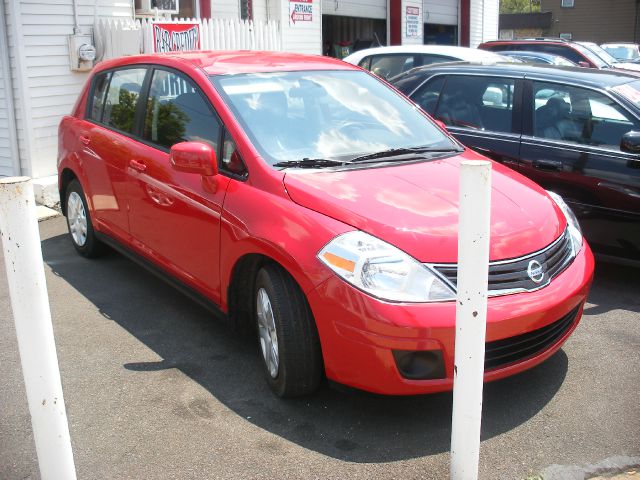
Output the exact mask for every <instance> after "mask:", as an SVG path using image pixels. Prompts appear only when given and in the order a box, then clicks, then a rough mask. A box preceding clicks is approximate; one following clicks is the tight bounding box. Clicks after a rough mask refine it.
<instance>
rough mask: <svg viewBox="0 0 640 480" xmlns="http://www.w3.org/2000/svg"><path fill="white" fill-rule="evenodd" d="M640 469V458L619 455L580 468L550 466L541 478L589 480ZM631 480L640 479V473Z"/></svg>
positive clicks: (631, 476)
mask: <svg viewBox="0 0 640 480" xmlns="http://www.w3.org/2000/svg"><path fill="white" fill-rule="evenodd" d="M639 467H640V456H634V457H629V456H624V455H617V456H615V457H610V458H607V459H605V460H602V461H601V462H598V463H596V464H594V465H587V466H584V467H580V466H578V465H550V466H549V467H547V468H545V469H544V470H543V471H542V473H541V474H540V477H541V478H542V479H543V480H587V479H590V478H593V477H596V476H600V475H604V476H607V477H609V476H611V475H615V474H617V473H625V472H627V471H630V470H636V469H638V468H639ZM628 478H629V479H640V474H639V473H637V472H636V473H634V474H632V475H629V476H628Z"/></svg>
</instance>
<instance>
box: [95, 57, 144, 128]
mask: <svg viewBox="0 0 640 480" xmlns="http://www.w3.org/2000/svg"><path fill="white" fill-rule="evenodd" d="M146 73H147V69H146V68H130V69H126V70H116V71H115V72H113V73H112V74H111V82H110V83H109V89H108V90H107V94H106V100H105V103H104V110H103V112H102V123H104V124H105V125H108V126H110V127H113V128H115V129H116V130H120V131H122V132H126V133H133V130H134V127H135V116H136V106H137V104H138V98H140V91H141V90H142V83H143V82H144V77H145V75H146Z"/></svg>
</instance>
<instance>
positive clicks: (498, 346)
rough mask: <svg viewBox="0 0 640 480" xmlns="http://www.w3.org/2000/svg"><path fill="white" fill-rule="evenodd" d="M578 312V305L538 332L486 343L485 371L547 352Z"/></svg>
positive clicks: (572, 322) (569, 325) (562, 334)
mask: <svg viewBox="0 0 640 480" xmlns="http://www.w3.org/2000/svg"><path fill="white" fill-rule="evenodd" d="M579 310H580V305H578V306H577V307H575V308H574V309H573V310H571V311H570V312H569V313H567V314H566V315H565V316H563V317H562V318H560V320H557V321H555V322H553V323H552V324H550V325H547V326H546V327H542V328H539V329H538V330H534V331H532V332H528V333H524V334H522V335H516V336H515V337H509V338H504V339H502V340H495V341H493V342H487V343H486V346H485V354H484V369H485V371H487V370H494V369H497V368H501V367H504V366H507V365H509V364H512V363H515V362H519V361H522V360H526V359H527V358H530V357H533V356H535V355H537V354H538V353H541V352H543V351H545V350H547V349H548V348H549V347H551V346H552V345H553V344H555V343H556V342H557V341H558V340H560V338H562V337H563V336H564V334H565V333H566V332H567V331H568V330H569V329H570V328H571V326H572V325H573V324H574V322H575V320H576V318H577V315H578V311H579Z"/></svg>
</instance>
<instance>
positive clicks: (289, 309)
mask: <svg viewBox="0 0 640 480" xmlns="http://www.w3.org/2000/svg"><path fill="white" fill-rule="evenodd" d="M261 289H264V291H265V292H266V294H267V295H268V298H269V301H270V304H271V308H272V311H273V319H274V323H275V330H276V333H277V345H278V351H279V352H278V353H279V355H278V357H279V362H278V363H279V364H278V369H277V374H276V375H275V377H274V376H273V375H272V374H271V372H270V369H269V365H268V364H267V360H265V355H264V354H263V347H262V344H261V337H260V326H259V318H258V317H259V315H258V302H259V300H258V298H259V294H260V290H261ZM253 312H254V317H255V322H256V329H257V331H258V352H259V355H260V358H261V359H262V362H261V364H262V367H263V370H264V373H265V376H266V379H267V383H268V384H269V386H270V387H271V389H272V390H273V392H274V393H275V394H276V395H278V396H279V397H297V396H301V395H308V394H310V393H313V392H314V391H315V390H316V389H317V388H318V385H319V384H320V381H321V379H322V373H323V364H322V350H321V348H320V340H319V338H318V330H317V329H316V324H315V320H314V319H313V315H312V313H311V309H310V308H309V304H308V303H307V299H306V298H305V296H304V294H303V293H302V291H301V290H300V287H298V285H297V283H296V282H295V281H294V280H293V278H291V276H290V275H289V274H288V273H287V272H286V271H284V270H283V269H282V268H280V267H278V266H276V265H267V266H265V267H263V268H261V269H260V271H259V272H258V275H257V277H256V283H255V289H254V294H253Z"/></svg>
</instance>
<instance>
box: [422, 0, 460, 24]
mask: <svg viewBox="0 0 640 480" xmlns="http://www.w3.org/2000/svg"><path fill="white" fill-rule="evenodd" d="M423 5H424V7H423V11H424V13H423V21H424V23H433V24H437V25H458V0H424V1H423Z"/></svg>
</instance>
